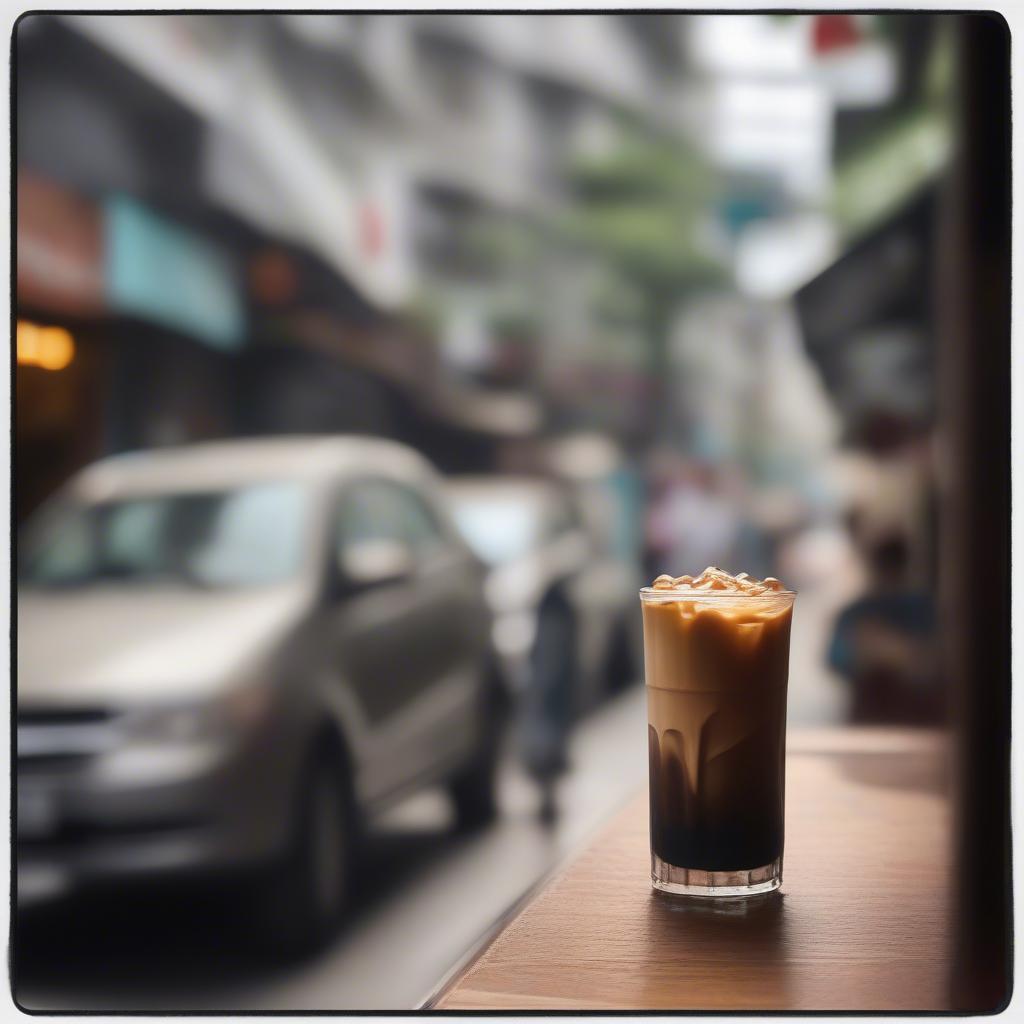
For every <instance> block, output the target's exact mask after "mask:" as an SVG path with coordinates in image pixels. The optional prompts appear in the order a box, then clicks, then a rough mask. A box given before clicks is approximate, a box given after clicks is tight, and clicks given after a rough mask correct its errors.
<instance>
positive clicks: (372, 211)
mask: <svg viewBox="0 0 1024 1024" xmlns="http://www.w3.org/2000/svg"><path fill="white" fill-rule="evenodd" d="M359 243H360V246H361V247H362V250H363V252H364V253H365V254H366V255H367V256H369V257H370V259H376V257H378V256H379V255H380V254H381V252H383V250H384V218H383V217H382V216H381V212H380V210H379V209H378V207H377V206H376V204H375V203H372V202H366V203H363V205H362V206H361V207H360V208H359Z"/></svg>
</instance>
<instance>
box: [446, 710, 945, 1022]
mask: <svg viewBox="0 0 1024 1024" xmlns="http://www.w3.org/2000/svg"><path fill="white" fill-rule="evenodd" d="M945 749H946V748H945V742H944V739H943V736H942V734H940V733H935V732H920V731H901V730H895V729H866V728H858V729H853V728H846V729H836V730H814V731H808V732H802V731H798V730H791V731H790V743H789V759H788V763H787V786H786V851H785V863H784V873H783V883H782V889H781V891H780V892H778V893H772V894H769V895H768V896H764V897H755V898H753V899H749V900H740V901H732V902H726V903H721V902H716V903H715V904H713V905H708V904H705V903H700V902H694V901H693V900H684V901H680V900H679V899H678V898H675V899H674V898H673V897H670V896H665V895H663V894H661V893H656V892H654V891H652V889H651V886H650V880H649V875H650V872H649V855H648V833H647V796H646V792H645V793H643V794H638V795H637V797H636V798H635V799H634V800H633V801H631V802H630V803H629V805H628V806H627V807H625V808H624V809H623V810H622V811H621V812H620V813H619V814H618V815H617V816H616V817H615V818H614V820H613V821H612V822H611V823H610V824H609V825H608V827H607V828H606V829H604V831H603V832H601V833H600V834H599V835H598V836H597V838H596V839H595V840H594V841H593V842H592V843H591V844H590V845H589V846H588V847H587V848H586V849H585V850H584V851H583V852H582V853H581V854H580V855H578V856H577V857H576V858H574V859H573V860H572V861H571V862H570V863H569V864H568V865H566V866H564V867H563V868H562V869H561V871H560V872H559V873H558V874H556V876H555V877H554V878H553V879H552V880H551V881H550V882H549V883H547V884H546V885H545V886H544V887H543V888H542V889H541V890H540V891H539V892H538V893H537V894H536V895H534V896H533V897H532V898H530V899H529V900H528V901H526V903H525V905H524V906H522V907H521V908H519V909H518V912H516V913H515V914H514V916H513V917H512V919H511V920H510V921H509V923H508V924H507V925H505V927H503V928H502V929H501V930H500V931H499V932H498V933H497V934H496V935H495V936H494V937H493V938H492V939H491V940H490V942H489V943H488V944H487V945H486V946H485V947H484V948H483V949H482V950H481V951H480V952H478V953H477V954H476V955H475V956H474V958H473V959H472V960H471V961H470V962H469V964H468V965H467V966H466V967H464V968H463V969H462V970H461V971H460V972H459V973H458V975H457V976H456V977H455V978H453V979H452V980H451V981H450V982H449V983H448V984H447V985H446V986H445V987H444V989H443V990H442V991H441V992H440V993H439V994H438V995H436V996H435V997H434V998H432V999H431V1000H429V1001H428V1003H427V1007H428V1008H430V1009H436V1010H499V1011H501V1010H504V1011H510V1010H553V1011H558V1010H666V1011H667V1010H819V1011H820V1010H867V1011H871V1010H942V1009H947V1008H948V1007H949V995H948V993H947V987H948V977H949V969H950V950H949V949H948V942H949V938H950V935H951V928H950V926H949V914H950V904H951V900H950V866H951V856H950V836H949V811H948V805H947V801H946V799H945V796H944V793H945V771H946V768H945V764H946V758H945Z"/></svg>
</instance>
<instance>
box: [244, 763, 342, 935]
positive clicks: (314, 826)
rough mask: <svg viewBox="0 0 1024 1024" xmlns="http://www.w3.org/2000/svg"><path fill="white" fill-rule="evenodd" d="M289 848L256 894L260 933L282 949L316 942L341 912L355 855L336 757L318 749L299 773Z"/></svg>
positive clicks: (330, 931)
mask: <svg viewBox="0 0 1024 1024" xmlns="http://www.w3.org/2000/svg"><path fill="white" fill-rule="evenodd" d="M296 812H297V813H296V817H295V824H294V826H293V835H292V839H291V843H290V844H289V850H288V851H287V853H286V855H285V857H284V858H283V860H282V861H281V862H280V863H279V864H278V865H276V866H275V867H274V869H273V870H272V871H271V874H270V878H269V879H265V880H263V881H262V883H261V885H260V890H259V892H258V894H257V898H258V900H259V903H260V905H261V908H262V914H261V917H262V921H261V925H262V928H263V934H264V937H265V938H266V939H267V940H269V943H270V945H271V946H272V947H273V948H274V949H275V950H278V951H280V952H282V953H286V954H287V953H303V952H307V951H311V950H314V949H316V948H318V947H319V946H321V945H322V944H323V942H324V941H325V940H326V939H327V938H329V937H330V935H331V934H332V932H333V930H334V928H335V927H336V925H337V924H338V923H339V922H340V920H341V918H342V916H343V915H344V913H345V911H346V909H347V907H348V903H349V898H350V895H351V876H352V869H353V865H354V859H355V820H356V819H355V814H354V805H353V801H352V796H351V787H350V785H349V782H348V779H347V778H346V777H345V776H344V775H343V773H342V770H341V766H340V765H339V762H338V759H337V758H334V757H331V756H330V755H329V753H327V752H326V751H322V752H320V753H318V754H317V755H316V756H315V757H314V758H313V760H312V762H311V764H310V766H309V768H308V769H307V771H306V772H305V773H304V775H303V780H302V784H301V785H300V788H299V794H298V806H297V809H296Z"/></svg>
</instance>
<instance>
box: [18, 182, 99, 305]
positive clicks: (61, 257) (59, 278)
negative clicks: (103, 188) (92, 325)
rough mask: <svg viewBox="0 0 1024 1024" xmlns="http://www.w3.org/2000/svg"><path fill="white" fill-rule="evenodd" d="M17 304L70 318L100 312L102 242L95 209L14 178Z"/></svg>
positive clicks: (48, 186) (55, 189) (57, 189)
mask: <svg viewBox="0 0 1024 1024" xmlns="http://www.w3.org/2000/svg"><path fill="white" fill-rule="evenodd" d="M17 240H18V244H17V261H18V280H17V298H18V302H19V303H20V304H22V305H24V306H28V307H32V308H36V309H40V310H47V311H50V312H53V313H57V314H61V313H63V314H67V315H70V316H95V315H98V314H100V313H102V312H103V310H104V308H105V301H104V281H103V236H102V231H101V228H100V212H99V209H98V208H97V207H96V205H95V203H92V202H90V201H89V200H88V199H86V198H85V197H83V196H79V195H77V194H75V193H73V192H69V191H68V190H67V189H64V188H62V187H61V186H59V185H56V184H54V183H52V182H49V181H44V180H43V179H41V178H37V177H35V176H34V175H32V174H30V173H28V172H26V171H19V172H18V226H17Z"/></svg>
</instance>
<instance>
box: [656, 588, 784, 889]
mask: <svg viewBox="0 0 1024 1024" xmlns="http://www.w3.org/2000/svg"><path fill="white" fill-rule="evenodd" d="M722 575H723V576H724V577H725V582H724V583H722V584H721V585H720V586H721V589H706V590H705V589H693V588H691V587H689V586H683V587H677V586H671V587H667V586H666V585H665V584H664V583H662V582H661V580H659V581H656V585H655V586H654V587H646V588H644V589H643V590H641V591H640V599H641V602H642V607H643V622H644V662H645V676H646V684H647V687H646V688H647V712H648V715H647V720H648V727H647V735H648V743H649V746H650V802H651V882H652V884H653V886H654V887H655V888H656V889H660V890H662V891H664V892H669V893H675V894H679V895H695V896H749V895H755V894H757V893H764V892H770V891H771V890H773V889H777V888H778V887H779V885H781V883H782V848H783V817H784V807H785V776H786V688H787V682H788V676H789V633H790V625H791V622H792V614H793V601H794V599H795V596H796V595H795V594H794V593H792V592H790V591H786V590H783V589H782V588H781V584H778V582H777V581H775V580H771V581H766V584H765V585H758V586H749V585H745V589H743V590H740V589H732V588H731V587H730V585H729V581H730V580H732V579H733V578H732V577H729V576H728V574H722ZM663 579H665V578H663ZM683 579H686V580H689V577H683ZM702 579H703V577H702ZM754 582H756V581H754ZM659 584H660V585H659ZM716 586H719V584H716ZM770 588H774V589H770Z"/></svg>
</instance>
